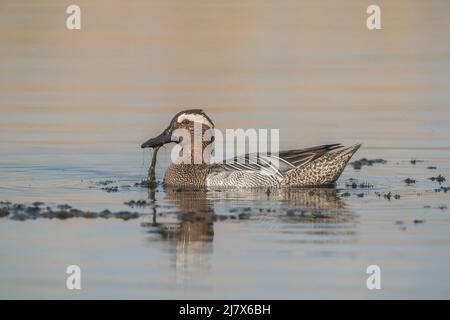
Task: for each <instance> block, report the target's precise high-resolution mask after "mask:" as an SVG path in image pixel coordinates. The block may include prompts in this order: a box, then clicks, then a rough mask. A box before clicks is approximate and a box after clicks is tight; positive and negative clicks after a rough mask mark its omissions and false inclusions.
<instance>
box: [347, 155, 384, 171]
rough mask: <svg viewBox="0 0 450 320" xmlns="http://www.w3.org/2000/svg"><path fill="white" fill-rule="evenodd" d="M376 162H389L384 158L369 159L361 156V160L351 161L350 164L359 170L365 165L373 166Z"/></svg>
mask: <svg viewBox="0 0 450 320" xmlns="http://www.w3.org/2000/svg"><path fill="white" fill-rule="evenodd" d="M376 163H380V164H385V163H387V161H386V160H384V159H370V160H369V159H366V158H361V159H359V160H355V161H353V162H350V165H351V166H352V167H353V169H356V170H359V169H361V168H362V167H363V166H373V165H374V164H376Z"/></svg>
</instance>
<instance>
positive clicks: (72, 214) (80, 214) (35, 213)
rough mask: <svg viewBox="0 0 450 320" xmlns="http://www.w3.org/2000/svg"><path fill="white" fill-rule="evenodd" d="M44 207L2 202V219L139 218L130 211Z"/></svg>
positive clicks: (65, 205)
mask: <svg viewBox="0 0 450 320" xmlns="http://www.w3.org/2000/svg"><path fill="white" fill-rule="evenodd" d="M42 205H43V203H40V206H36V205H35V204H34V203H33V204H32V205H31V206H26V205H24V204H21V203H15V204H12V203H10V202H1V203H0V218H3V217H8V218H9V219H11V220H18V221H25V220H35V219H38V218H45V219H61V220H65V219H70V218H87V219H93V218H105V219H109V218H117V219H122V220H129V219H135V218H138V217H139V214H138V213H137V212H130V211H119V212H111V211H109V210H103V211H101V212H93V211H84V210H79V209H74V208H72V207H71V206H70V205H68V204H62V205H57V206H56V207H55V209H54V208H51V207H46V208H41V206H42Z"/></svg>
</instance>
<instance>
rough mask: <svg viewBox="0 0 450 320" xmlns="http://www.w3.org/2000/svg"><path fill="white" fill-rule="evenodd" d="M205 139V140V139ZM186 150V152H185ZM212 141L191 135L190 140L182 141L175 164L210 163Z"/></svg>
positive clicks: (212, 148)
mask: <svg viewBox="0 0 450 320" xmlns="http://www.w3.org/2000/svg"><path fill="white" fill-rule="evenodd" d="M205 140H206V141H205ZM185 150H187V152H185ZM213 152H214V141H211V139H206V138H203V139H202V137H198V138H196V137H194V135H193V134H192V135H191V141H184V140H183V141H182V142H181V150H180V151H179V152H178V156H177V159H176V160H175V161H174V163H176V164H211V162H212V153H213Z"/></svg>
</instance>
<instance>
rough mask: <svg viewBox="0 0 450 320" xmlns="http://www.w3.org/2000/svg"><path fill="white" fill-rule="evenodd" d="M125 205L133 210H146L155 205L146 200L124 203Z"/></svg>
mask: <svg viewBox="0 0 450 320" xmlns="http://www.w3.org/2000/svg"><path fill="white" fill-rule="evenodd" d="M124 205H126V206H129V207H131V208H146V207H151V206H153V203H151V202H147V201H145V200H130V201H127V202H124Z"/></svg>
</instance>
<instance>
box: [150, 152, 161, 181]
mask: <svg viewBox="0 0 450 320" xmlns="http://www.w3.org/2000/svg"><path fill="white" fill-rule="evenodd" d="M159 148H161V146H158V147H155V148H153V157H152V163H151V164H150V168H149V169H148V178H147V184H148V187H149V188H151V189H154V188H156V177H155V169H156V155H157V154H158V150H159Z"/></svg>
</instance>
